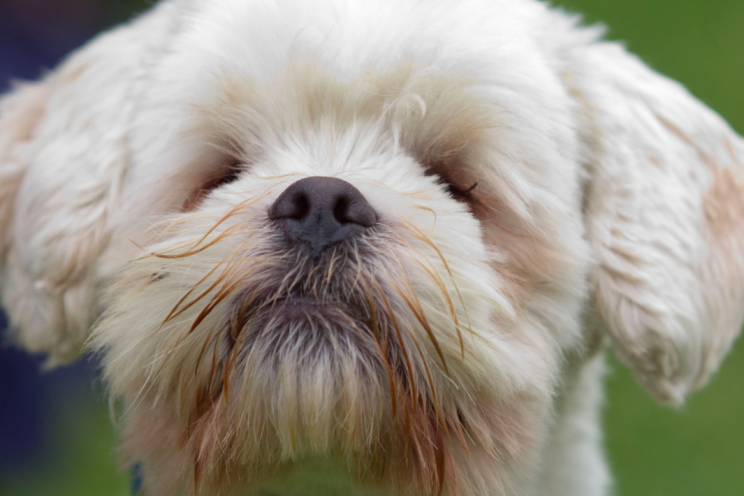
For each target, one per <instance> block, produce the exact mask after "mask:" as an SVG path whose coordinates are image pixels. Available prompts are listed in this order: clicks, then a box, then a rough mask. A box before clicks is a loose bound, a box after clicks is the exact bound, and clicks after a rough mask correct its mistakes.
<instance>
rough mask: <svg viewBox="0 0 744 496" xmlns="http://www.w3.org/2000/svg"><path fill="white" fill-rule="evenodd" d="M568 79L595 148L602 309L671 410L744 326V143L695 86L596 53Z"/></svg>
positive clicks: (601, 47)
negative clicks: (699, 98)
mask: <svg viewBox="0 0 744 496" xmlns="http://www.w3.org/2000/svg"><path fill="white" fill-rule="evenodd" d="M578 59H580V61H581V62H580V64H581V67H579V68H578V69H577V70H576V71H572V72H571V73H566V74H564V79H565V81H566V83H567V87H568V89H569V92H570V93H571V94H572V95H573V96H574V98H575V100H576V101H577V103H578V107H579V108H580V110H579V114H580V118H581V120H582V126H581V127H582V128H583V129H584V131H583V138H584V143H585V146H586V150H587V156H586V166H587V178H586V190H585V194H586V196H585V212H584V215H585V219H586V228H587V236H588V239H589V241H590V242H591V244H592V245H593V248H594V252H595V254H596V257H597V268H596V270H595V272H594V274H593V284H594V289H595V297H596V309H597V311H598V313H599V315H600V317H601V320H602V321H603V322H604V324H605V327H606V328H607V329H608V331H609V334H610V336H611V337H612V341H613V346H614V349H615V352H616V354H617V355H618V356H619V357H620V358H621V360H622V361H623V362H625V363H626V364H627V365H628V366H629V367H631V369H632V370H633V372H634V373H635V376H636V378H637V380H638V381H639V382H640V383H641V384H642V385H643V386H644V387H645V388H646V389H647V390H648V391H649V392H650V393H651V394H652V395H653V396H654V397H655V398H656V399H657V400H659V401H660V402H663V403H673V404H678V403H680V402H681V401H682V400H683V399H684V396H685V394H686V393H688V392H690V391H693V390H695V389H697V388H699V387H702V386H703V385H704V384H705V383H706V381H707V380H708V378H709V376H710V375H711V373H712V372H714V371H715V370H716V368H717V367H718V365H719V363H720V361H721V359H722V358H723V356H724V355H725V353H726V351H727V350H728V348H729V347H730V345H731V343H732V341H733V340H734V338H735V337H736V336H737V334H738V332H739V328H740V326H741V324H742V317H744V168H743V166H742V161H743V160H744V144H743V143H742V140H741V138H740V137H739V136H737V135H736V133H735V132H734V131H732V130H731V128H730V127H729V126H728V125H727V124H726V123H725V122H724V121H723V120H722V119H721V118H720V117H719V116H717V115H716V114H715V113H714V112H712V111H711V110H710V109H708V108H707V107H706V106H705V105H703V104H702V103H700V102H699V101H697V100H696V99H695V98H694V97H692V96H691V95H690V94H689V93H688V92H687V91H686V90H685V89H684V88H683V87H681V86H680V85H679V84H677V83H675V82H674V81H671V80H669V79H667V78H665V77H663V76H661V75H659V74H657V73H655V72H653V71H652V70H650V69H649V68H648V67H646V66H645V65H644V64H643V63H642V62H641V61H639V60H638V59H637V58H635V57H634V56H632V55H630V54H628V53H627V52H626V51H625V50H624V49H623V48H622V47H620V46H618V45H615V44H610V43H596V44H594V45H592V46H590V47H588V48H586V49H584V50H583V51H582V52H581V53H580V56H579V57H578Z"/></svg>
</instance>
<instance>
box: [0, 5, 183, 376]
mask: <svg viewBox="0 0 744 496" xmlns="http://www.w3.org/2000/svg"><path fill="white" fill-rule="evenodd" d="M169 4H170V2H166V3H165V7H163V6H161V7H159V8H158V9H156V11H155V12H154V13H151V14H148V15H147V16H144V17H142V18H140V19H139V20H137V21H135V22H134V23H132V24H129V25H126V26H123V27H121V28H118V29H116V30H114V31H112V32H110V33H107V34H104V35H102V36H100V37H98V38H97V39H95V40H94V41H92V42H91V43H90V44H88V45H87V46H86V47H85V48H83V49H81V50H79V51H78V52H76V53H75V54H74V55H73V56H72V57H70V58H69V59H68V60H67V61H65V62H64V63H63V64H62V65H61V66H60V68H58V69H57V70H55V71H54V72H52V73H51V74H49V75H48V76H47V77H46V78H45V79H44V80H43V81H41V82H39V83H34V84H28V85H22V86H20V87H18V88H16V89H15V90H14V91H13V92H11V93H10V94H8V95H7V96H5V97H4V98H3V99H2V101H0V283H1V284H2V303H3V306H4V307H5V309H6V311H7V313H8V315H9V317H10V324H11V338H12V339H13V340H14V341H15V342H16V343H17V344H19V345H20V346H22V347H24V348H26V349H27V350H29V351H31V352H35V353H46V354H48V356H49V361H48V364H50V365H54V364H57V363H65V362H69V361H71V360H73V359H75V358H76V357H77V356H78V355H79V353H80V351H81V348H82V345H83V343H84V341H85V338H86V336H87V333H88V330H89V328H90V326H91V324H92V322H93V320H94V319H95V317H96V315H97V313H98V308H97V301H96V300H97V298H96V293H97V280H98V276H97V274H96V272H97V266H96V261H97V259H98V257H99V256H100V255H101V253H102V251H103V250H104V248H105V247H106V244H107V241H108V238H109V235H110V233H111V229H112V223H111V218H112V213H113V212H114V211H115V209H116V208H117V204H118V197H119V194H120V191H121V186H122V183H123V181H124V179H125V171H126V166H127V162H128V143H127V139H128V126H129V123H130V121H131V119H132V114H133V111H134V101H135V94H136V93H137V91H138V90H137V85H138V81H139V80H140V79H142V73H143V66H144V64H146V59H147V57H148V56H150V54H151V53H152V52H153V49H154V47H153V44H155V43H156V41H157V40H155V38H157V37H159V36H162V35H163V32H164V31H165V30H166V20H165V19H164V18H165V17H166V15H165V14H166V12H165V11H166V10H167V9H169V8H170V5H169Z"/></svg>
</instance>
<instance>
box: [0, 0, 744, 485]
mask: <svg viewBox="0 0 744 496" xmlns="http://www.w3.org/2000/svg"><path fill="white" fill-rule="evenodd" d="M289 3H291V2H288V4H289ZM328 3H329V4H330V3H339V4H343V3H344V2H328ZM509 5H511V4H509ZM336 7H337V8H335V9H330V10H326V9H323V8H319V7H316V8H315V9H310V7H309V6H303V5H293V6H292V8H293V9H296V10H293V12H292V15H289V14H288V12H285V11H284V10H283V9H285V8H289V5H286V6H284V7H279V6H277V5H273V4H272V3H268V2H260V3H259V2H255V3H254V2H233V1H230V0H221V1H215V2H211V3H209V4H205V5H202V6H198V7H197V6H195V5H191V4H190V3H188V2H182V3H178V2H169V3H164V4H162V5H161V6H159V7H158V8H157V9H156V10H155V11H153V12H152V13H150V14H148V15H147V16H145V17H143V18H141V19H139V20H138V21H136V22H135V23H133V24H132V25H129V26H125V27H123V28H120V29H119V30H117V31H114V32H112V33H110V34H106V35H104V36H102V37H101V38H99V39H98V40H96V41H95V42H93V43H92V44H91V45H89V46H88V47H87V48H85V49H83V50H82V51H80V52H78V53H77V54H75V55H74V56H73V57H71V58H70V59H69V60H68V61H67V62H66V63H65V64H64V65H63V66H62V67H61V68H60V69H59V70H58V71H56V72H54V73H52V74H51V75H50V76H49V77H48V78H47V79H46V80H45V81H43V82H41V83H38V84H35V85H27V86H24V87H21V88H19V89H18V90H16V92H15V93H13V94H11V95H9V96H8V97H6V98H5V100H3V103H2V117H1V119H0V234H2V236H3V237H2V240H1V244H0V255H1V256H2V266H0V270H1V272H0V275H1V276H2V278H3V279H2V281H3V288H2V291H3V303H4V305H5V307H6V308H7V310H8V312H9V315H10V317H11V323H12V326H13V336H14V338H15V339H16V341H17V342H18V343H19V344H21V345H22V346H24V347H26V348H28V349H29V350H31V351H34V352H43V353H46V354H48V355H49V361H50V363H51V364H56V363H64V362H67V361H70V360H72V359H74V358H75V357H76V356H77V355H78V354H79V353H80V351H81V349H82V347H83V345H84V343H85V342H86V339H87V338H88V334H89V329H90V328H91V327H92V326H93V323H94V321H96V319H97V317H98V316H99V315H100V314H101V313H102V314H103V315H102V317H100V319H98V320H97V322H96V324H95V326H94V330H93V333H92V338H91V340H90V342H91V343H92V346H93V348H94V349H97V350H99V351H101V352H102V354H103V367H104V374H105V378H106V381H107V383H108V385H109V386H110V389H111V391H112V394H113V396H114V397H116V398H119V399H121V400H122V402H123V412H124V419H125V441H124V452H125V453H126V455H127V456H128V457H130V459H131V461H139V462H143V463H144V465H145V472H146V475H147V476H146V478H145V484H146V487H148V488H150V490H151V491H152V492H156V491H160V492H162V493H167V492H168V491H169V490H183V491H194V490H197V489H199V488H201V489H206V490H207V493H211V492H210V491H216V489H215V488H218V487H219V488H222V490H225V491H231V490H232V489H236V488H239V487H242V486H244V485H245V484H247V483H249V482H250V481H255V480H259V479H262V478H265V477H267V474H276V473H280V471H281V470H282V468H283V467H286V466H287V465H289V464H293V463H298V462H300V461H302V460H305V459H308V458H321V459H327V460H330V462H331V463H332V464H336V465H337V466H338V467H341V468H340V470H342V471H344V472H347V473H352V474H353V479H354V480H355V481H358V483H360V484H362V485H365V486H368V487H386V488H388V489H390V488H396V490H400V491H402V492H404V493H405V492H417V493H420V494H435V493H437V492H438V491H439V490H441V489H442V488H443V487H449V488H450V490H454V489H455V488H456V489H457V491H458V492H461V493H462V494H472V493H477V492H478V491H479V490H480V489H482V488H486V487H487V488H489V490H490V491H491V492H493V491H496V493H497V494H500V493H499V489H498V488H501V489H500V491H501V493H508V492H509V491H510V488H512V487H514V486H515V485H517V484H518V480H519V478H520V477H521V476H522V475H523V474H524V473H525V472H526V471H528V470H527V469H528V467H529V466H530V464H532V463H536V462H537V460H538V457H537V456H536V453H537V452H538V451H539V448H540V443H541V442H542V441H543V439H544V434H545V429H546V428H547V426H548V424H549V419H550V416H551V408H552V406H553V400H554V394H555V392H556V391H557V390H558V389H559V388H560V385H561V377H562V375H563V373H564V371H565V370H566V368H567V367H570V366H572V365H574V364H577V363H581V362H582V361H583V360H586V359H587V358H588V357H590V356H592V355H593V354H594V353H596V352H597V350H598V349H599V348H600V347H601V343H602V341H603V335H604V334H607V335H609V336H610V337H611V338H612V342H613V343H614V348H615V351H616V352H617V353H618V355H619V356H620V357H621V358H622V359H623V360H624V361H625V362H626V363H627V364H628V365H629V366H630V367H632V368H633V370H634V372H635V373H636V376H637V377H638V379H639V381H640V382H641V383H642V384H643V385H644V386H645V387H646V388H647V389H648V390H649V391H650V392H651V393H652V394H654V395H655V397H656V398H657V399H659V400H660V401H663V402H671V403H675V402H679V401H681V400H682V398H683V397H684V395H685V394H686V393H687V392H688V391H690V390H693V389H695V388H698V387H700V386H702V385H703V384H704V383H705V381H706V379H707V378H708V376H709V375H710V373H711V372H712V371H713V370H715V368H716V367H717V365H718V363H719V361H720V359H721V357H722V356H723V354H724V353H725V351H726V349H727V348H728V346H729V345H730V343H731V341H732V340H733V338H734V337H735V335H736V332H737V330H738V326H739V324H740V321H741V319H742V312H743V309H744V301H743V299H744V295H743V294H742V288H744V285H743V284H742V276H743V275H744V274H743V272H742V270H744V260H742V255H741V253H740V252H741V248H742V247H741V242H742V241H743V240H744V181H742V178H741V173H742V170H741V167H742V165H741V163H740V157H743V156H744V146H743V145H742V142H741V141H740V139H739V138H738V137H737V136H736V135H735V134H734V133H733V132H732V131H731V130H730V129H729V128H728V127H727V126H726V124H725V123H724V122H722V121H721V120H720V119H719V118H718V117H717V116H715V115H714V114H713V113H712V112H710V111H709V110H707V109H706V108H705V107H704V106H702V105H701V104H700V103H698V102H696V101H695V100H694V99H693V98H692V97H691V96H689V95H688V94H687V93H686V92H685V91H684V90H683V89H682V88H680V87H679V86H677V85H676V84H675V83H673V82H671V81H668V80H666V79H663V78H662V77H660V76H658V75H656V74H653V73H652V72H651V71H649V70H648V69H647V68H646V67H644V66H643V65H642V64H641V63H640V62H638V61H637V60H635V59H633V58H632V57H631V56H629V55H627V54H626V53H625V52H624V51H623V50H622V49H620V48H619V47H616V46H614V45H609V44H602V43H597V42H594V41H593V34H592V33H588V32H581V31H578V30H576V29H575V28H574V27H573V26H572V24H571V23H570V22H569V21H567V20H565V19H564V18H563V17H562V16H560V15H558V14H554V13H551V12H549V11H547V10H544V8H543V7H542V6H540V5H537V4H535V5H532V4H529V3H525V4H524V5H521V4H520V5H518V6H517V3H516V2H514V6H513V7H510V9H511V10H513V12H511V14H513V15H504V13H503V11H499V13H498V15H496V13H495V11H494V8H495V7H492V6H480V7H479V8H481V9H482V11H481V12H480V13H479V15H478V16H475V17H474V16H473V11H472V10H469V9H468V8H466V7H454V6H452V7H448V9H450V11H449V12H447V13H446V14H445V13H443V12H441V11H439V10H436V9H431V8H428V7H427V8H424V7H421V6H419V7H417V8H415V9H413V10H410V9H402V10H401V11H399V12H392V11H391V12H388V11H387V10H386V9H387V8H380V7H379V6H378V7H375V8H373V7H371V6H370V7H365V6H363V5H356V6H353V7H352V6H348V5H346V6H345V7H344V8H340V7H339V6H338V5H337V6H336ZM389 9H393V10H394V9H395V7H393V6H392V4H391V5H390V6H389ZM507 11H509V9H507ZM481 19H487V20H488V22H483V21H481ZM540 25H542V26H543V31H545V32H548V34H545V32H543V31H541V32H543V34H542V35H541V36H543V37H542V38H540V37H535V35H534V32H535V30H534V29H531V28H534V27H535V26H540ZM548 26H549V27H550V29H547V27H548ZM411 32H414V33H416V37H415V39H413V38H411V36H410V35H409V33H411ZM495 33H497V34H495Z"/></svg>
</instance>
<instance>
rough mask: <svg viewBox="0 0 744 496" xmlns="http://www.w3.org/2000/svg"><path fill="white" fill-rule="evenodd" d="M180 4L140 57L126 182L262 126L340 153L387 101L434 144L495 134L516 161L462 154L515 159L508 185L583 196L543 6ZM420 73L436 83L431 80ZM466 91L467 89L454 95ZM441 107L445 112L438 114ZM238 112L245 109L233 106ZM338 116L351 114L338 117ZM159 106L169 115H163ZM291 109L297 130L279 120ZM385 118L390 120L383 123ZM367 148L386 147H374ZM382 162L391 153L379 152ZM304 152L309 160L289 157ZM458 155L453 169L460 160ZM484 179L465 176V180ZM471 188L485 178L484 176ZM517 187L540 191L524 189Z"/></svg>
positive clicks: (453, 147) (261, 135) (449, 150)
mask: <svg viewBox="0 0 744 496" xmlns="http://www.w3.org/2000/svg"><path fill="white" fill-rule="evenodd" d="M182 9H183V11H182V12H181V16H180V19H179V21H178V22H177V23H176V26H175V27H174V34H173V35H172V39H171V40H170V42H169V43H168V48H167V49H166V50H163V51H162V53H161V54H159V55H158V56H157V57H156V60H155V62H154V63H153V64H152V65H150V66H148V72H149V74H148V76H147V79H148V81H149V82H150V84H148V85H147V87H146V88H144V89H143V90H142V91H143V93H144V94H143V97H142V99H141V100H140V103H139V107H140V108H139V111H138V112H137V117H136V118H137V119H138V122H137V123H136V126H135V127H134V129H135V131H134V132H133V136H132V143H133V147H132V148H133V149H134V150H135V151H134V154H135V157H134V158H135V160H134V161H133V163H134V165H133V167H132V172H131V177H132V178H135V180H134V181H133V183H134V184H143V183H152V182H153V181H155V179H156V177H157V176H159V175H160V173H161V172H163V171H164V170H165V169H166V168H167V167H170V171H169V172H167V175H173V174H174V173H176V170H177V169H178V167H180V166H182V165H183V164H185V163H189V162H191V161H193V160H194V157H197V156H201V155H202V154H203V153H204V152H203V150H201V149H199V147H200V146H201V145H203V144H204V142H205V141H207V139H206V138H205V136H211V137H214V136H215V135H218V134H219V135H220V138H225V137H226V135H230V136H227V138H228V139H230V140H231V143H229V146H234V147H243V148H248V153H247V154H251V153H252V152H255V151H256V147H251V146H248V145H249V144H250V143H247V141H250V139H251V138H253V139H254V141H256V142H257V143H258V145H257V146H258V147H261V146H264V147H265V145H266V144H267V143H270V141H271V140H270V138H269V137H267V136H268V134H267V131H268V132H270V133H274V134H275V135H277V134H282V133H284V134H285V135H286V134H291V135H292V138H293V139H296V138H298V137H300V138H301V137H302V133H307V132H309V131H312V132H316V133H319V134H316V135H314V136H315V137H318V136H319V137H320V139H314V140H312V141H313V142H314V143H320V142H321V141H323V140H325V141H326V142H331V141H333V145H334V146H335V147H337V148H335V150H337V151H338V150H339V148H338V145H341V144H342V141H343V137H342V136H341V134H343V135H345V136H346V140H347V141H346V143H354V146H356V145H359V144H360V142H359V136H362V135H363V134H364V133H365V132H366V135H365V136H366V137H365V139H368V140H372V139H373V138H374V135H375V134H377V135H380V134H381V133H378V132H377V131H375V132H373V133H369V132H367V131H369V129H368V128H367V129H365V128H364V127H363V125H362V126H360V124H365V123H366V124H370V123H374V122H375V120H379V119H380V118H381V117H390V114H391V112H392V109H393V107H395V109H397V110H399V114H406V113H408V114H411V116H413V117H416V116H419V117H420V116H421V115H423V114H426V117H425V120H426V121H427V122H428V123H429V124H428V129H426V130H425V131H426V132H428V139H429V140H430V142H431V141H432V140H436V141H437V144H438V146H440V148H441V149H440V150H439V151H440V152H441V153H442V154H445V155H451V154H453V153H456V151H457V150H458V149H460V148H462V147H464V144H467V145H468V146H470V147H471V148H472V147H473V146H474V142H477V141H478V140H479V139H480V140H481V141H483V140H485V139H486V138H479V137H478V136H485V134H486V132H491V135H492V136H490V137H488V138H487V140H490V141H491V142H492V143H491V145H490V146H491V148H494V149H496V148H498V147H500V146H501V145H502V142H503V145H504V146H503V147H502V150H500V151H501V152H502V153H503V155H504V156H505V157H519V162H520V163H519V164H517V165H512V166H506V165H504V164H503V163H500V162H504V161H499V160H486V159H483V158H482V157H481V158H479V159H478V160H477V162H476V161H475V160H474V161H472V162H471V163H468V164H467V165H469V169H470V170H472V169H473V168H477V169H483V168H484V167H490V168H498V167H500V168H502V171H501V172H499V173H498V174H497V175H503V174H504V173H505V172H504V171H505V169H506V167H511V170H510V171H508V174H511V175H513V176H515V177H513V178H511V179H510V181H511V183H512V185H517V184H521V185H522V186H520V187H521V188H522V189H526V188H530V187H531V186H530V184H529V183H531V182H533V181H538V182H540V183H544V184H542V185H541V187H549V189H550V191H552V193H550V194H555V195H556V196H558V197H562V198H576V197H578V195H576V194H575V189H576V184H575V182H576V178H575V176H576V175H577V174H576V171H575V170H574V169H575V166H574V164H573V162H574V155H575V153H574V152H575V148H576V142H575V141H576V140H575V137H574V136H572V135H571V132H570V126H558V125H556V126H553V127H552V128H551V127H550V124H549V123H559V124H560V123H562V122H563V121H564V120H565V119H566V116H567V115H570V112H568V111H567V109H568V107H569V106H570V105H572V104H571V103H570V98H569V97H568V95H567V91H566V89H565V85H564V84H563V83H562V82H561V80H560V77H558V76H556V74H555V72H556V71H555V68H554V67H549V66H548V64H547V63H546V61H545V60H546V59H545V57H544V56H543V54H541V51H540V50H539V49H536V45H545V44H547V43H548V42H547V41H546V40H545V39H543V38H541V37H545V36H548V35H546V34H544V33H549V32H551V30H548V29H536V27H535V25H536V24H537V23H539V22H543V21H539V19H543V17H545V16H543V15H540V14H541V13H542V14H544V7H543V6H542V5H540V4H536V3H534V2H469V3H467V5H459V3H451V2H439V3H438V5H437V8H431V6H426V8H423V7H421V6H420V5H417V4H415V3H411V4H400V3H396V2H387V1H383V2H375V3H374V5H372V4H370V3H369V2H349V1H347V0H326V1H321V2H313V3H312V5H310V4H308V3H307V2H299V1H288V2H268V1H235V0H213V1H211V2H191V3H188V4H186V6H185V7H182ZM473 9H478V15H477V16H473V12H472V11H473ZM277 26H278V28H277ZM527 26H530V28H529V29H527ZM555 30H556V27H555V26H554V27H553V29H552V31H555ZM537 33H539V35H538V34H537ZM427 81H428V82H429V83H431V82H432V81H435V84H429V86H428V87H427V85H426V82H427ZM463 89H465V90H464V93H468V95H467V97H466V98H459V97H458V96H457V95H462V94H463ZM458 98H459V99H458ZM444 103H446V105H445V104H444ZM436 105H439V106H440V108H441V109H443V110H442V111H440V112H439V113H437V112H435V111H433V109H434V108H435V107H436ZM262 106H263V110H261V108H260V107H262ZM241 108H242V109H243V110H244V111H246V112H243V115H242V118H241V116H240V115H238V114H239V113H240V112H236V111H237V110H240V109H241ZM473 109H477V112H474V113H473V112H471V111H472V110H473ZM300 111H304V112H305V113H306V114H308V113H313V112H315V114H316V116H320V117H322V118H318V119H316V120H315V122H314V123H313V126H310V127H309V126H307V125H305V123H302V122H300V121H301V119H298V118H297V115H298V113H299V112H300ZM251 112H252V113H253V117H256V116H258V117H261V119H262V121H261V122H260V123H259V124H257V122H258V121H256V120H255V119H254V120H253V121H252V122H251V121H250V119H246V118H245V117H246V116H247V115H248V114H249V113H251ZM478 112H480V115H477V114H478ZM261 113H263V115H261ZM341 113H343V114H344V115H345V116H346V117H347V118H346V119H344V118H339V116H340V114H341ZM458 114H459V115H458ZM485 114H487V118H486V119H482V117H483V115H485ZM163 115H168V116H169V119H168V123H169V124H168V125H164V121H163V119H162V116H163ZM548 115H550V116H552V118H550V119H548V118H546V116H548ZM463 116H464V118H463ZM236 117H237V118H236ZM329 117H330V119H328V118H329ZM349 117H350V118H349ZM398 117H400V115H398ZM404 117H405V115H404ZM293 119H294V121H295V123H298V122H299V128H301V130H302V132H301V133H298V132H296V130H297V128H295V129H288V127H287V123H288V122H290V121H292V120H293ZM324 119H325V120H324ZM329 120H330V121H334V125H335V129H334V128H333V126H331V127H330V131H331V132H328V131H329V127H328V126H326V127H325V128H324V127H323V123H324V122H325V123H327V122H329ZM393 120H394V119H393ZM400 120H401V119H399V121H400ZM403 120H405V119H403ZM205 121H209V122H208V125H205ZM466 121H469V122H466ZM474 123H475V124H476V125H475V126H473V124H474ZM220 124H228V125H227V126H225V125H222V126H220ZM387 124H388V128H394V126H393V125H391V124H395V123H392V122H391V119H388V123H387ZM404 124H405V123H404ZM212 125H216V127H215V126H212ZM210 126H212V127H210ZM495 127H500V128H501V129H503V130H504V132H503V133H501V136H500V137H499V136H495V135H496V134H498V133H494V132H492V131H493V129H494V128H495ZM474 128H477V129H474ZM195 130H196V132H195ZM388 130H390V129H388ZM393 130H395V129H393ZM474 130H475V131H476V132H475V133H474V132H473V131H474ZM402 131H403V132H404V133H405V129H403V130H402ZM241 133H242V135H241ZM410 134H411V135H414V134H415V135H416V138H415V139H414V140H412V142H409V143H408V145H409V146H408V148H409V149H408V152H409V153H410V154H411V155H412V156H413V157H414V158H415V159H417V160H420V161H421V160H424V157H423V152H421V153H419V150H416V149H413V148H416V147H419V148H421V147H422V146H425V145H427V144H424V145H422V138H421V137H422V135H425V134H426V133H424V132H422V129H421V126H419V127H418V128H416V129H415V130H411V132H410ZM507 134H508V136H506V135H507ZM279 137H280V138H281V136H279ZM184 138H185V139H184ZM404 138H405V136H404ZM366 144H367V145H368V147H367V148H370V149H375V150H376V151H378V152H379V151H380V149H381V148H380V147H379V146H377V145H379V143H373V142H371V141H370V142H368V143H366ZM395 144H396V145H397V144H400V143H395ZM428 144H430V143H428ZM207 145H208V146H211V147H213V148H214V147H215V146H217V147H219V146H225V143H214V142H212V143H207ZM403 145H406V143H403ZM327 149H328V148H326V150H327ZM275 150H276V147H274V151H275ZM378 155H379V154H378ZM247 158H248V160H246V161H248V162H252V161H253V159H255V158H256V157H255V156H249V157H247ZM380 160H382V161H381V162H380V164H382V163H389V162H385V160H384V154H382V155H381V156H380ZM204 162H207V161H204ZM307 162H308V157H305V158H304V159H303V160H301V161H296V162H295V164H303V163H304V164H307ZM325 163H326V164H327V163H330V162H329V161H326V162H325ZM335 163H336V164H338V162H335ZM161 164H169V165H167V166H164V165H161ZM463 165H465V164H464V163H463V162H460V163H458V168H457V169H458V170H465V169H464V168H462V166H463ZM368 170H371V169H369V168H368ZM327 172H330V173H332V172H333V171H332V170H329V171H327ZM516 176H525V177H522V179H519V178H517V177H516ZM138 177H142V179H139V178H138ZM498 179H501V178H498ZM479 180H480V179H479V178H478V177H477V175H473V174H467V175H464V176H463V178H462V184H461V185H460V186H464V187H466V188H467V187H469V186H470V185H472V184H473V183H474V182H475V181H479ZM467 182H470V184H465V183H467ZM479 188H480V190H481V191H482V190H484V189H486V188H488V185H487V184H486V183H484V182H481V183H480V186H479ZM513 196H514V198H513V199H516V198H517V197H522V198H523V199H525V198H526V199H528V200H530V199H529V197H530V196H532V197H533V198H532V199H533V200H534V199H535V198H537V196H536V195H535V194H533V193H532V192H530V191H526V190H525V191H522V192H520V193H514V195H513ZM548 196H549V195H548ZM546 198H547V196H543V199H546Z"/></svg>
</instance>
